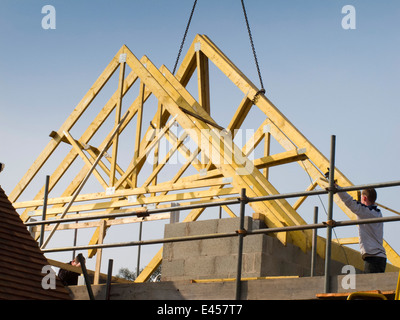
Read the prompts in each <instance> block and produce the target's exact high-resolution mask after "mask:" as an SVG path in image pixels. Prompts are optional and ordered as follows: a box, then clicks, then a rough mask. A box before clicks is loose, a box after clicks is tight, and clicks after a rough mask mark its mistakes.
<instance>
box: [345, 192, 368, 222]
mask: <svg viewBox="0 0 400 320" xmlns="http://www.w3.org/2000/svg"><path fill="white" fill-rule="evenodd" d="M337 196H338V197H339V198H340V200H342V201H343V203H344V204H345V205H346V207H347V208H349V209H350V210H351V211H352V212H353V213H354V214H356V215H357V217H359V218H361V219H365V218H374V217H375V216H374V215H373V214H372V213H371V209H370V208H368V207H367V206H365V205H363V204H362V203H360V202H358V201H356V200H354V199H353V198H352V197H351V196H350V195H349V194H348V193H347V192H338V193H337Z"/></svg>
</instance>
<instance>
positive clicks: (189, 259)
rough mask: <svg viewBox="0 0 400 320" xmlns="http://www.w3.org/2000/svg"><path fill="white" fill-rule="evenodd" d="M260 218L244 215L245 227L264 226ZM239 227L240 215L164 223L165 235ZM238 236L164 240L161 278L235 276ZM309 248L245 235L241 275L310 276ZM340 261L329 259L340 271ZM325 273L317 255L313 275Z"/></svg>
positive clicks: (169, 279)
mask: <svg viewBox="0 0 400 320" xmlns="http://www.w3.org/2000/svg"><path fill="white" fill-rule="evenodd" d="M264 227H265V225H264V224H263V223H262V222H261V221H260V220H253V219H252V218H251V217H248V216H246V217H245V224H244V228H245V229H246V230H254V229H260V228H264ZM238 229H239V218H227V219H216V220H204V221H194V222H185V223H173V224H168V225H166V226H165V232H164V237H165V238H169V237H180V236H192V235H201V234H212V233H225V232H232V231H236V230H238ZM237 254H238V237H230V238H220V239H205V240H193V241H184V242H174V243H166V244H164V248H163V261H162V270H161V274H162V276H161V280H162V281H178V280H193V279H194V280H196V279H221V278H235V277H236V272H237ZM310 266H311V252H307V253H304V252H302V251H301V250H300V248H298V247H296V246H294V245H292V244H287V245H286V246H284V245H283V244H282V243H281V242H280V241H279V240H278V239H276V238H274V237H272V236H268V235H265V234H259V235H251V236H246V237H244V241H243V258H242V277H243V278H247V277H266V276H309V275H310V269H311V267H310ZM341 268H342V264H340V263H338V262H336V261H332V264H331V269H332V271H333V272H336V273H337V274H339V273H340V271H341ZM323 274H324V261H323V259H321V258H319V257H317V260H316V275H323Z"/></svg>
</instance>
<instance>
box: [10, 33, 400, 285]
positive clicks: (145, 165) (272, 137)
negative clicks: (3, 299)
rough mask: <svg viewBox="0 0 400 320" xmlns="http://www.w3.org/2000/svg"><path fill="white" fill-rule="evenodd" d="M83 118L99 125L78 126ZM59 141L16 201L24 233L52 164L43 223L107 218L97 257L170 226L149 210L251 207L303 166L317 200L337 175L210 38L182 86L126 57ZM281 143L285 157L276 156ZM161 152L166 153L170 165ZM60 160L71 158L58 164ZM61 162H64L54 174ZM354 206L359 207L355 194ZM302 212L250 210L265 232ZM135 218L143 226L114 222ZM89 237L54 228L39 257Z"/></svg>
mask: <svg viewBox="0 0 400 320" xmlns="http://www.w3.org/2000/svg"><path fill="white" fill-rule="evenodd" d="M211 64H213V65H214V66H215V68H216V69H219V70H220V71H221V72H222V74H223V76H224V77H226V78H227V79H229V80H230V81H231V82H232V84H233V87H235V88H237V89H238V90H239V92H240V93H241V95H242V99H241V100H239V101H237V104H236V106H235V107H234V108H232V107H229V108H226V110H225V111H224V112H225V113H226V119H227V124H221V123H217V122H216V121H215V119H213V117H212V116H211V115H212V108H213V106H212V105H211V103H210V87H211V85H212V79H210V72H209V70H210V65H211ZM114 74H115V76H114V79H117V80H118V81H115V82H117V84H116V86H115V88H114V89H113V91H112V92H109V99H108V100H107V102H106V103H105V104H104V105H103V106H102V107H101V108H99V109H95V110H91V109H90V108H89V107H90V106H91V105H92V104H94V103H93V102H94V101H95V100H96V98H97V96H98V95H99V94H100V93H101V91H102V89H103V87H105V85H106V84H107V82H108V81H109V79H110V78H111V77H112V76H113V75H114ZM196 76H197V79H196V78H195V77H196ZM192 78H193V79H192ZM191 79H192V82H191V83H195V84H196V83H197V88H196V90H195V93H191V92H190V88H189V87H188V83H189V81H190V80H191ZM192 91H193V90H192ZM196 91H197V92H196ZM132 92H133V93H132ZM105 94H108V92H106V93H105ZM254 108H258V109H259V110H258V111H260V112H261V114H262V115H263V118H262V119H259V120H260V124H259V126H258V127H257V128H253V129H254V130H253V134H252V135H251V137H248V140H247V141H246V142H245V143H243V145H242V146H239V145H238V144H237V143H236V142H235V134H236V132H238V130H240V129H245V128H244V127H243V124H244V123H245V120H246V118H247V116H248V115H249V114H251V111H252V109H254ZM231 110H232V111H231ZM146 117H148V118H146ZM85 118H86V119H88V118H89V119H91V120H90V121H91V122H89V124H88V125H80V122H81V120H82V119H85ZM147 119H150V120H147ZM173 128H175V129H176V128H179V129H180V132H181V134H180V135H179V136H178V135H177V134H176V130H173ZM51 129H52V128H49V131H50V130H51ZM124 135H125V136H128V137H129V139H128V141H129V152H127V150H128V149H127V148H126V146H125V145H124V147H121V145H122V139H123V137H124ZM50 137H51V139H50V141H49V142H48V144H47V146H46V147H45V148H44V150H43V151H42V152H41V153H40V155H39V156H38V157H37V159H36V160H35V162H34V163H33V164H32V166H31V167H30V168H29V170H28V171H27V172H26V174H25V175H24V176H23V177H22V179H21V180H20V182H19V183H18V185H17V186H16V187H15V189H14V190H13V191H12V192H11V193H10V195H9V199H10V200H11V201H12V203H13V206H14V207H15V208H16V209H18V210H20V212H21V213H20V216H21V219H22V220H23V221H24V222H28V221H29V220H30V219H32V218H34V217H36V218H38V219H39V220H40V217H41V216H42V213H43V204H44V197H45V186H44V185H43V184H42V185H43V187H42V188H41V189H40V190H37V193H36V196H34V198H33V199H31V200H25V199H24V201H22V200H20V199H22V195H23V194H24V191H25V190H26V189H27V187H28V186H30V184H31V183H32V182H33V181H34V179H36V178H37V177H38V173H39V172H40V170H41V168H42V167H43V166H44V165H45V163H48V162H52V164H53V166H54V171H53V172H52V173H51V175H50V179H49V184H48V191H49V193H48V199H47V210H46V219H47V220H51V219H67V218H76V217H82V216H90V215H95V216H96V217H100V218H98V219H94V220H93V221H92V222H90V227H92V228H93V235H92V238H91V240H90V243H89V244H90V245H92V244H97V243H101V242H102V241H103V238H104V236H105V234H106V231H107V230H108V229H109V228H112V227H113V226H114V225H117V224H124V223H134V222H139V221H142V222H146V223H149V224H151V223H152V221H154V220H159V219H169V218H170V215H169V213H163V214H154V215H153V214H152V215H146V210H148V209H149V208H153V209H154V208H169V207H171V206H173V205H177V204H180V205H181V206H183V205H188V204H201V203H203V202H207V203H209V202H218V201H222V200H226V199H236V198H237V197H238V196H239V195H240V191H241V190H242V189H245V190H246V194H247V196H248V197H259V196H265V195H275V194H279V191H278V190H277V188H276V187H275V186H274V185H273V184H272V182H271V181H270V179H269V169H270V168H271V167H276V166H282V165H285V164H288V163H293V162H297V163H298V164H299V170H306V171H307V174H308V175H309V176H310V177H311V180H312V183H311V184H310V183H309V182H308V183H307V185H309V186H308V188H307V190H313V189H315V188H317V187H318V184H319V183H320V181H321V180H320V178H323V177H324V176H325V174H326V172H327V169H328V168H329V160H328V159H327V157H326V156H324V155H323V154H322V153H321V152H320V151H319V150H318V149H317V148H316V147H315V146H314V145H313V144H312V143H311V142H310V141H309V140H308V139H307V138H306V137H305V136H304V135H303V134H302V133H301V132H300V131H299V130H298V129H297V128H296V127H295V126H294V125H293V124H292V123H291V122H290V121H289V120H288V119H287V118H286V117H285V116H284V115H283V114H282V112H281V111H280V110H279V109H278V108H277V107H276V106H274V105H273V103H272V102H271V101H269V100H268V98H267V97H266V96H265V95H264V94H263V93H262V92H260V90H259V88H257V87H256V86H255V85H254V84H253V83H252V82H251V81H250V80H249V79H248V78H247V77H246V76H245V75H244V74H243V73H242V72H241V71H240V70H239V69H238V68H237V67H236V66H235V65H234V63H233V62H232V61H231V60H230V59H229V58H228V57H227V56H226V55H225V54H224V53H222V51H221V50H220V49H219V48H218V47H217V46H216V45H215V44H214V43H213V42H212V41H211V40H210V39H209V38H208V37H207V36H205V35H197V36H196V37H195V38H194V40H193V42H192V44H191V46H190V48H189V49H188V52H187V53H186V55H185V56H184V58H183V59H182V63H181V64H180V66H179V68H178V69H177V72H176V73H175V74H173V73H172V72H170V71H169V70H168V69H167V67H165V66H164V65H162V66H161V67H156V66H155V65H154V64H153V63H152V62H151V60H150V59H149V58H148V57H147V56H143V57H142V58H140V59H139V58H137V57H136V56H135V55H134V54H133V53H132V52H131V51H130V49H128V48H127V47H126V46H125V45H124V46H122V48H121V49H120V50H119V51H118V52H117V53H116V55H115V56H114V57H113V58H112V60H111V62H110V63H109V64H108V65H107V67H106V68H105V69H104V71H103V72H102V73H101V75H100V76H99V77H98V79H97V80H96V81H95V83H94V84H93V86H92V87H91V88H90V89H89V91H87V93H86V94H85V96H84V97H83V98H82V100H81V101H80V102H79V103H78V105H77V106H76V108H75V109H74V110H73V112H72V113H71V115H70V116H69V117H68V118H67V119H66V120H65V122H64V123H63V124H62V126H61V127H60V128H59V129H58V130H57V131H52V132H51V133H50ZM272 141H274V143H275V142H277V143H278V144H279V145H280V146H281V147H282V150H283V151H282V152H279V153H271V149H270V145H271V143H272ZM162 144H163V146H166V145H167V146H168V149H167V150H165V152H164V153H163V154H162V153H161V150H160V146H161V145H162ZM256 149H257V150H261V153H262V154H261V156H257V157H253V158H251V157H250V154H253V151H254V150H256ZM58 150H59V151H60V152H59V153H62V152H64V154H63V155H62V157H61V158H60V156H59V155H58V158H56V159H57V160H53V159H54V158H53V154H55V152H56V151H58ZM176 154H179V157H180V159H184V161H182V160H180V161H178V167H176V163H175V166H172V165H170V162H171V161H172V159H173V158H174V156H176ZM174 159H176V158H174ZM54 161H58V162H57V164H56V163H54ZM73 163H74V164H76V165H78V166H80V170H77V171H73V170H70V168H71V167H72V164H73ZM194 170H195V171H194ZM43 176H44V175H43V174H42V175H41V176H40V177H43ZM89 178H90V179H92V180H91V181H92V182H93V181H94V183H92V185H94V187H93V188H95V189H96V190H95V191H94V192H83V191H84V190H85V188H84V187H85V183H86V182H87V181H88V179H89ZM40 179H42V178H40ZM335 179H336V180H337V182H338V184H339V185H341V186H351V185H352V182H351V181H349V179H348V178H346V176H345V175H344V174H343V173H342V172H340V171H339V170H338V169H335ZM60 181H63V183H64V184H65V188H64V187H63V191H61V192H60V191H59V189H60V188H58V189H57V188H56V187H57V186H58V185H59V183H61V182H60ZM320 187H321V186H320ZM56 192H59V193H56ZM352 195H353V196H354V197H357V191H354V192H353V193H352ZM304 200H305V197H301V198H299V199H298V200H297V201H296V202H295V203H294V204H290V203H289V202H288V201H287V200H286V199H275V200H272V201H258V202H252V203H250V204H249V206H250V207H251V208H252V210H253V212H254V213H253V218H254V219H257V220H262V222H263V223H265V225H266V226H267V227H269V228H273V227H284V226H296V225H304V224H307V222H306V221H305V219H304V218H302V216H301V215H300V214H299V213H298V209H299V207H300V206H301V205H302V203H303V202H304ZM337 204H338V206H339V207H340V208H341V209H342V210H343V211H344V212H345V213H346V214H347V216H348V217H349V218H350V219H355V216H354V214H353V213H351V212H349V211H348V209H347V208H346V207H345V206H344V205H342V204H341V203H339V202H338V203H337ZM222 207H223V209H224V210H225V211H226V212H227V213H228V214H229V216H231V217H236V216H237V215H238V214H237V213H235V212H234V211H233V210H232V209H231V208H229V207H228V206H225V205H223V206H222ZM204 210H205V209H204V208H196V209H193V210H191V211H190V212H188V213H187V215H185V216H184V218H183V219H182V221H181V222H190V221H195V220H197V219H198V218H199V217H200V215H201V214H202V213H203V211H204ZM132 212H133V213H136V216H134V217H129V218H127V217H119V218H115V217H113V216H112V214H117V213H132ZM81 226H82V225H81V224H79V223H69V224H61V223H57V224H52V225H48V226H46V228H45V230H46V234H45V237H44V241H43V244H42V246H41V247H42V249H45V248H48V247H49V245H51V241H52V236H53V234H54V233H55V232H63V231H62V230H65V229H68V228H79V227H81ZM87 226H88V225H85V227H87ZM82 227H83V226H82ZM39 235H40V227H36V237H37V238H39ZM274 237H275V238H276V239H277V240H278V241H279V242H280V243H281V244H282V245H286V244H288V243H290V244H291V245H293V246H296V247H298V248H299V249H300V250H302V251H303V252H307V251H309V250H310V248H311V242H312V231H311V230H298V231H291V232H281V233H276V234H275V235H274ZM317 241H318V244H319V245H318V255H319V256H320V257H321V258H324V256H325V239H324V238H323V237H318V240H317ZM356 241H357V240H356ZM384 245H385V248H386V251H387V255H388V260H389V261H390V263H391V265H390V266H388V271H390V270H391V271H394V270H397V269H395V268H394V267H393V266H400V257H399V256H398V254H397V253H396V252H395V251H394V250H393V249H392V248H391V247H390V245H389V244H388V243H387V242H385V243H384ZM162 251H163V250H162V249H160V251H159V252H158V253H157V254H156V255H155V256H154V258H153V259H152V260H151V262H150V263H149V264H148V265H147V266H146V267H145V268H144V270H143V272H142V273H141V274H140V275H139V276H138V278H137V279H136V282H143V281H146V279H148V278H149V276H150V275H151V274H152V272H153V271H154V270H155V269H156V268H157V267H158V266H159V265H160V264H161V262H162V259H163V252H162ZM96 252H98V250H96V249H95V248H93V249H89V252H88V256H89V257H93V256H94V255H95V254H96ZM332 259H334V260H336V261H339V262H342V263H344V264H352V265H354V266H356V267H357V268H359V269H362V268H363V266H362V260H361V259H360V253H359V252H358V251H356V250H354V249H351V248H348V247H345V246H341V245H340V244H339V243H337V242H334V243H333V244H332Z"/></svg>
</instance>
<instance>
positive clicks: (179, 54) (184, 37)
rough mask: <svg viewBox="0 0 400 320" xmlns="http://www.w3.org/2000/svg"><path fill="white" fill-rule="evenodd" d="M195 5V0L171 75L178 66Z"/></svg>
mask: <svg viewBox="0 0 400 320" xmlns="http://www.w3.org/2000/svg"><path fill="white" fill-rule="evenodd" d="M196 4H197V0H195V1H194V3H193V8H192V11H191V12H190V16H189V20H188V23H187V25H186V30H185V33H184V35H183V38H182V42H181V46H180V48H179V52H178V56H177V57H176V61H175V66H174V70H173V71H172V74H175V71H176V67H177V65H178V61H179V58H180V56H181V52H182V48H183V45H184V43H185V39H186V35H187V33H188V31H189V26H190V22H191V21H192V17H193V13H194V9H195V8H196Z"/></svg>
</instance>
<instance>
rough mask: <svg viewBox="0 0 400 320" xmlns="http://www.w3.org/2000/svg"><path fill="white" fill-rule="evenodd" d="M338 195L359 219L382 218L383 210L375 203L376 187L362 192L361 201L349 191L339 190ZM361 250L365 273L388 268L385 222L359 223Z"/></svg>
mask: <svg viewBox="0 0 400 320" xmlns="http://www.w3.org/2000/svg"><path fill="white" fill-rule="evenodd" d="M337 195H338V197H339V198H340V199H341V200H342V201H343V203H344V204H345V205H346V206H347V207H348V208H349V209H350V210H351V211H352V212H353V213H354V214H355V215H357V217H358V219H367V218H380V217H382V213H381V211H380V210H379V209H378V208H377V206H376V205H375V201H376V197H377V194H376V191H375V189H366V190H363V191H362V192H361V202H358V201H355V200H354V199H353V198H352V197H351V196H350V195H349V194H348V193H346V192H338V193H337ZM358 230H359V238H360V251H361V254H362V258H363V260H364V272H365V273H380V272H385V269H386V252H385V249H384V247H383V223H382V222H379V223H369V224H360V225H358Z"/></svg>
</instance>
